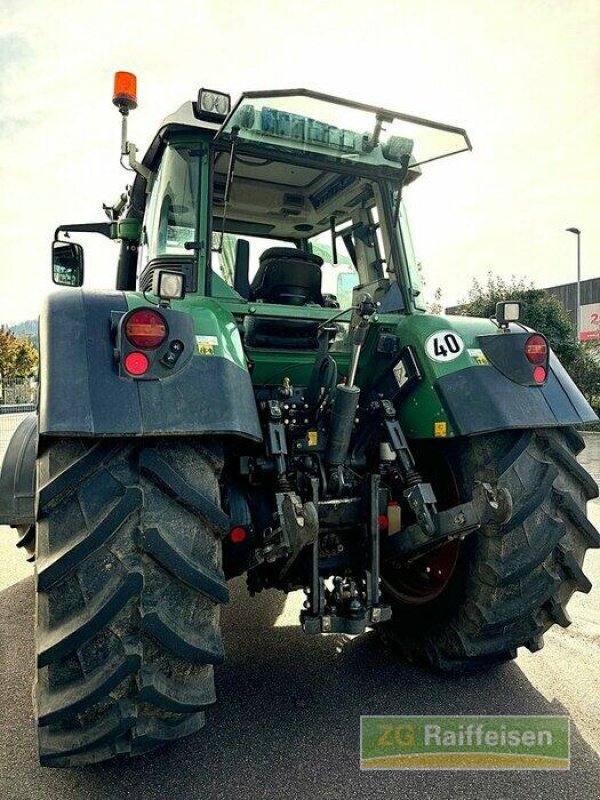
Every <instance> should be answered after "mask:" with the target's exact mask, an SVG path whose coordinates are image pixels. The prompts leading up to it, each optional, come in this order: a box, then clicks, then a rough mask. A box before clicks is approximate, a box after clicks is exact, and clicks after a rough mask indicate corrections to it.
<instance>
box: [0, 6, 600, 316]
mask: <svg viewBox="0 0 600 800" xmlns="http://www.w3.org/2000/svg"><path fill="white" fill-rule="evenodd" d="M0 15H1V16H0V140H1V141H0V144H1V147H0V186H1V191H0V243H1V244H0V248H1V250H0V253H1V258H0V277H1V278H2V283H1V291H0V322H1V323H8V322H15V321H19V320H22V319H26V318H29V317H33V316H36V315H37V313H38V311H39V307H40V304H41V302H42V300H43V298H44V296H45V295H46V293H47V292H48V291H50V289H51V282H50V277H49V275H50V265H49V261H50V242H51V240H52V234H53V231H54V228H55V227H56V226H57V225H58V224H59V223H61V222H96V221H98V222H99V221H104V219H105V217H104V213H103V211H102V207H101V204H102V202H103V201H104V202H109V201H110V202H111V203H112V202H114V201H116V199H117V197H118V195H119V194H120V192H121V191H122V189H123V187H124V185H125V182H126V181H127V179H128V174H126V173H125V172H123V170H122V169H121V167H120V166H119V137H120V118H119V114H118V112H117V110H116V109H115V108H114V107H113V106H112V103H111V95H112V76H113V73H114V71H115V70H117V69H127V70H130V71H133V72H135V73H136V74H137V76H138V95H139V102H140V107H139V109H138V110H136V111H135V112H134V113H133V114H132V115H131V117H130V139H131V140H133V141H135V142H136V144H137V145H138V147H139V148H140V149H141V150H142V151H144V149H145V148H146V147H147V145H148V144H149V142H150V140H151V139H152V137H153V135H154V133H155V131H156V129H157V127H158V124H159V122H160V120H161V119H162V118H163V117H164V116H166V115H167V114H168V113H170V112H171V111H173V110H175V108H177V107H178V106H179V105H180V104H181V103H182V102H183V101H184V100H187V99H192V98H194V97H195V95H196V94H197V90H198V88H199V87H200V86H208V87H211V88H215V89H223V90H224V91H229V92H231V94H232V95H233V96H235V95H237V94H238V93H239V92H240V91H242V90H243V89H260V88H263V89H270V88H290V87H298V86H303V87H306V88H311V89H318V90H322V91H325V92H329V93H331V94H338V95H342V96H347V97H350V98H353V99H356V100H360V101H364V102H369V103H373V104H376V105H381V106H387V107H390V108H393V109H395V110H398V111H404V112H406V113H409V114H415V115H418V116H424V117H429V118H431V119H435V120H439V121H441V122H448V123H452V124H456V125H459V126H461V127H465V128H466V129H467V131H468V132H469V135H470V137H471V140H472V142H473V146H474V151H473V153H470V154H461V155H457V156H454V157H452V158H450V159H448V160H447V161H441V162H437V163H435V164H431V165H430V166H429V167H426V168H425V170H424V174H423V176H422V177H421V178H420V179H419V180H418V181H417V183H416V184H414V185H413V186H411V187H410V188H409V189H408V190H407V192H406V200H407V204H408V207H409V213H410V217H411V222H412V227H413V234H414V238H415V244H416V249H417V254H418V257H419V259H420V260H421V261H422V263H423V268H424V272H425V275H426V279H427V284H428V290H429V293H432V292H433V290H434V289H435V288H436V287H438V286H440V287H441V288H442V290H443V299H444V302H445V303H446V304H451V303H453V302H455V301H456V300H458V299H460V298H461V297H463V296H464V295H465V294H466V291H467V290H468V288H469V286H470V285H471V282H472V279H473V278H474V277H480V278H485V275H486V273H487V271H488V270H492V271H493V272H495V273H497V274H501V275H504V276H506V277H509V276H510V275H512V274H518V275H528V276H530V277H531V278H532V279H533V280H534V281H535V282H536V284H537V285H539V286H550V285H554V284H557V283H563V282H567V281H570V280H572V279H574V276H575V263H576V262H575V237H573V236H572V235H571V234H568V233H565V232H564V229H565V228H566V227H569V226H571V225H575V226H577V227H579V228H581V229H582V231H583V235H582V256H583V257H582V262H583V277H584V278H591V277H595V276H598V275H599V274H600V230H599V226H598V199H599V198H598V193H599V187H600V152H599V150H600V102H599V97H600V91H599V90H600V2H599V0H503V1H502V2H501V3H500V2H497V1H496V0H370V2H366V1H365V0H343V2H338V0H329V2H327V1H326V0H318V2H315V1H314V0H302V2H284V0H265V1H264V2H260V0H228V2H227V3H224V2H218V0H213V2H210V3H207V2H204V0H193V1H192V2H190V1H189V0H178V1H177V2H169V3H167V2H156V1H155V0H143V2H142V0H140V1H139V2H126V0H117V2H115V0H103V2H102V3H92V2H89V1H87V0H86V2H72V1H70V0H36V2H31V1H30V2H27V0H0ZM80 241H81V242H82V243H83V244H84V246H85V250H86V275H87V277H86V285H93V286H99V285H104V286H106V287H107V288H108V287H110V286H111V285H112V284H113V282H114V276H115V272H116V261H117V254H118V253H117V251H118V247H117V245H116V244H114V243H111V242H108V241H104V240H102V239H101V237H98V236H94V235H89V234H88V235H84V236H81V237H80Z"/></svg>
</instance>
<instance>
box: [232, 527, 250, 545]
mask: <svg viewBox="0 0 600 800" xmlns="http://www.w3.org/2000/svg"><path fill="white" fill-rule="evenodd" d="M247 535H248V534H247V533H246V529H245V528H232V529H231V530H230V531H229V538H230V539H231V541H232V542H233V543H234V544H241V543H242V542H245V541H246V536H247Z"/></svg>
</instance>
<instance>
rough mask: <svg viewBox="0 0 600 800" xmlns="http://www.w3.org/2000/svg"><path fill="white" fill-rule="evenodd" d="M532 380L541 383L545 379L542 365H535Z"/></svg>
mask: <svg viewBox="0 0 600 800" xmlns="http://www.w3.org/2000/svg"><path fill="white" fill-rule="evenodd" d="M533 380H534V381H535V382H536V383H543V382H544V381H545V380H546V370H545V369H544V367H536V368H535V369H534V370H533Z"/></svg>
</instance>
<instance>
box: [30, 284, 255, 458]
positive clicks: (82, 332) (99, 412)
mask: <svg viewBox="0 0 600 800" xmlns="http://www.w3.org/2000/svg"><path fill="white" fill-rule="evenodd" d="M127 311H128V307H127V302H126V299H125V296H124V294H123V293H121V292H118V293H112V294H105V293H99V292H90V291H83V290H76V291H73V290H66V291H64V292H58V293H56V294H54V295H51V296H50V298H49V299H48V301H47V303H46V306H45V308H44V310H43V312H42V314H41V317H40V434H41V435H53V436H57V435H60V436H64V435H81V436H158V435H162V436H165V435H166V436H168V435H199V434H220V435H223V434H225V435H235V436H240V437H243V438H245V439H249V440H252V441H257V442H258V441H261V440H262V433H261V429H260V423H259V420H258V414H257V411H256V403H255V400H254V393H253V390H252V383H251V380H250V376H249V374H248V372H247V371H246V370H244V369H242V368H241V367H239V366H238V365H236V364H234V363H233V362H232V361H230V360H229V359H226V358H220V357H217V356H209V357H201V356H194V357H193V358H191V360H189V361H188V362H187V364H186V365H185V366H183V368H181V369H173V371H172V373H171V374H170V375H169V376H168V377H166V378H162V379H160V380H153V381H139V380H134V379H131V378H126V377H120V376H119V370H118V364H117V361H116V359H115V350H114V348H115V339H114V334H113V329H112V328H113V318H114V316H115V312H116V315H118V313H119V312H121V313H125V312H127ZM161 313H162V312H161ZM168 313H169V312H168V311H165V315H166V316H167V317H168ZM173 313H176V312H173ZM190 330H191V331H192V329H190ZM188 338H189V340H186V341H185V342H184V344H185V346H186V347H192V348H194V347H195V346H196V343H195V339H194V338H193V331H192V333H190V334H189V337H188Z"/></svg>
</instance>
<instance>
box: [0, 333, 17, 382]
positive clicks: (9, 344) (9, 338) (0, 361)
mask: <svg viewBox="0 0 600 800" xmlns="http://www.w3.org/2000/svg"><path fill="white" fill-rule="evenodd" d="M17 348H18V341H17V337H16V336H15V335H14V333H13V332H12V331H11V330H10V328H7V327H6V326H5V325H0V380H2V381H6V380H10V379H12V378H14V374H15V362H16V358H17Z"/></svg>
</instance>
